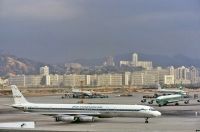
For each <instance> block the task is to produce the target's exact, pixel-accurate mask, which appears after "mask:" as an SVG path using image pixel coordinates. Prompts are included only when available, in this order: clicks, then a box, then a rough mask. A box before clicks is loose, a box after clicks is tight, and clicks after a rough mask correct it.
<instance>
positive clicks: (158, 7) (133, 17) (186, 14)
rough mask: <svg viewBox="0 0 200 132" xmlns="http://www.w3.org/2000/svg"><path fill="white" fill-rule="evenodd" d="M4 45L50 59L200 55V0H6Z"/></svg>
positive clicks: (1, 3) (2, 0)
mask: <svg viewBox="0 0 200 132" xmlns="http://www.w3.org/2000/svg"><path fill="white" fill-rule="evenodd" d="M0 49H1V50H4V51H5V52H8V53H11V54H14V55H16V56H19V57H26V58H29V59H34V60H39V61H45V62H48V63H56V62H66V61H68V60H72V59H77V58H100V57H104V56H108V55H116V54H123V53H127V52H142V53H145V54H161V55H170V56H171V55H175V54H184V55H186V56H188V57H192V58H200V1H199V0H0Z"/></svg>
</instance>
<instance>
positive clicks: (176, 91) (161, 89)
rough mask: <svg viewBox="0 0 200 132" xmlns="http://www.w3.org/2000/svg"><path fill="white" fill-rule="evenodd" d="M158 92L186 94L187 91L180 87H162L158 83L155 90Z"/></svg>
mask: <svg viewBox="0 0 200 132" xmlns="http://www.w3.org/2000/svg"><path fill="white" fill-rule="evenodd" d="M157 92H158V93H162V94H165V95H168V94H181V95H186V94H187V93H186V92H185V91H183V90H181V89H163V88H161V86H160V84H158V90H157Z"/></svg>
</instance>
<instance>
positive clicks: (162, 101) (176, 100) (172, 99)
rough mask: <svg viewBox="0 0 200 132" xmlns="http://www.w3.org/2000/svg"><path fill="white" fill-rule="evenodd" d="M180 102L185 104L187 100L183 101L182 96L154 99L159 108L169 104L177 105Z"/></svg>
mask: <svg viewBox="0 0 200 132" xmlns="http://www.w3.org/2000/svg"><path fill="white" fill-rule="evenodd" d="M180 101H184V103H185V104H188V103H189V100H188V99H187V100H185V99H184V97H183V95H180V94H172V95H164V96H159V97H157V98H156V103H157V104H158V105H159V107H161V106H163V105H167V104H169V103H175V105H179V102H180Z"/></svg>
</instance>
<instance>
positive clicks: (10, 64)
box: [0, 54, 45, 76]
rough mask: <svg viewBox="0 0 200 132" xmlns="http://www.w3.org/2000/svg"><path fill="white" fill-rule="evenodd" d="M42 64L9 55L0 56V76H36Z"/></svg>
mask: <svg viewBox="0 0 200 132" xmlns="http://www.w3.org/2000/svg"><path fill="white" fill-rule="evenodd" d="M44 65H45V64H44V63H40V62H36V61H32V60H29V59H25V58H18V57H16V56H14V55H10V54H0V75H1V76H5V75H12V74H37V73H39V68H40V67H41V66H44Z"/></svg>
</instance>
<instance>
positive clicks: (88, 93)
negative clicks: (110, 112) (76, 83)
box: [72, 88, 92, 96]
mask: <svg viewBox="0 0 200 132" xmlns="http://www.w3.org/2000/svg"><path fill="white" fill-rule="evenodd" d="M72 93H84V94H86V95H88V96H92V92H90V91H82V90H80V89H76V88H72Z"/></svg>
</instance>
